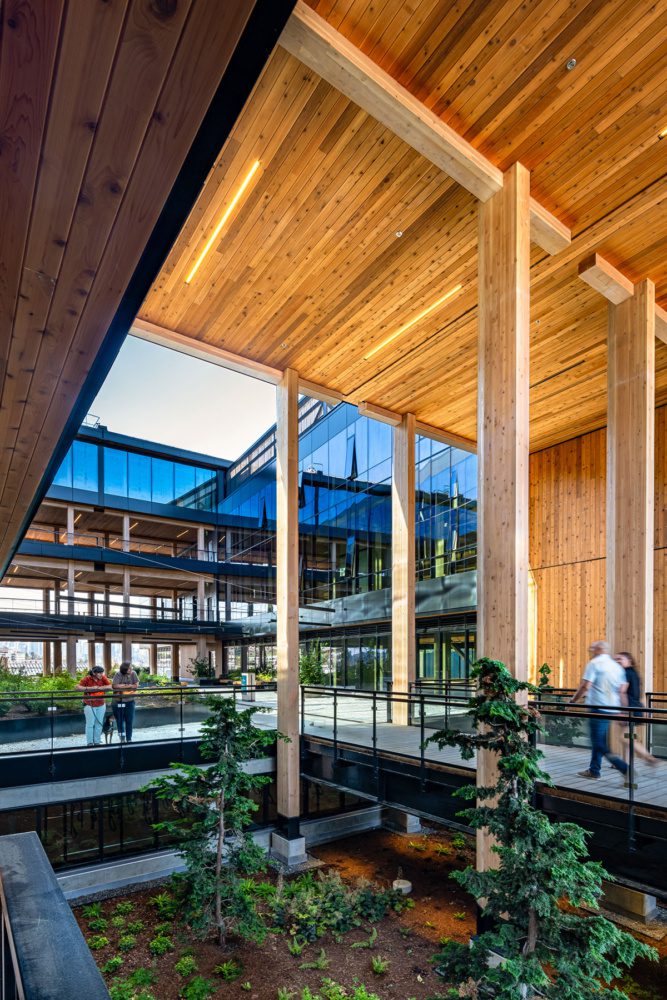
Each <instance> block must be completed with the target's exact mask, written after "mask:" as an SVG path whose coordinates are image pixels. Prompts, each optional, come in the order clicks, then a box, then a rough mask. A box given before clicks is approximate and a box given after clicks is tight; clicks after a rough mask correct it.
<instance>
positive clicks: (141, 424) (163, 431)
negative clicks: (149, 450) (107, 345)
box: [90, 337, 276, 459]
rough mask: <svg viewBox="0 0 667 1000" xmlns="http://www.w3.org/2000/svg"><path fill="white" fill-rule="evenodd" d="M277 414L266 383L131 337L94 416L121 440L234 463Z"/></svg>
mask: <svg viewBox="0 0 667 1000" xmlns="http://www.w3.org/2000/svg"><path fill="white" fill-rule="evenodd" d="M275 409H276V403H275V388H274V386H272V385H269V384H268V383H267V382H260V381H259V379H253V378H250V377H249V376H248V375H239V374H238V373H237V372H230V371H228V370H227V369H226V368H221V367H220V366H219V365H214V364H211V363H210V362H208V361H200V360H199V359H198V358H191V357H189V356H188V355H186V354H181V353H180V352H178V351H171V350H169V349H168V348H166V347H159V346H157V345H156V344H149V343H148V342H147V341H145V340H140V339H139V338H137V337H128V338H127V340H126V341H125V343H124V344H123V347H122V348H121V350H120V353H119V355H118V357H117V358H116V361H115V363H114V365H113V368H112V369H111V371H110V372H109V374H108V376H107V378H106V381H105V383H104V385H103V386H102V389H101V390H100V392H99V394H98V396H97V398H96V399H95V402H94V403H93V404H92V406H91V407H90V413H91V414H94V415H95V416H96V417H99V418H100V423H102V424H104V425H105V426H106V427H108V428H109V430H110V431H116V433H118V434H129V435H131V436H132V437H140V438H144V439H145V440H148V441H157V442H159V443H160V444H169V445H173V446H174V447H177V448H187V449H189V450H190V451H199V452H202V453H204V454H206V455H214V456H216V457H217V458H229V459H235V458H238V456H239V455H241V454H242V453H243V452H244V451H245V450H246V448H248V447H249V446H250V445H251V444H253V442H254V441H256V440H257V438H258V437H260V436H261V435H262V434H263V433H264V431H266V430H267V429H268V428H269V427H270V426H271V425H272V424H273V423H275Z"/></svg>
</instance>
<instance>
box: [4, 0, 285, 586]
mask: <svg viewBox="0 0 667 1000" xmlns="http://www.w3.org/2000/svg"><path fill="white" fill-rule="evenodd" d="M289 9H291V4H289V6H288V0H269V2H267V0H229V2H225V3H222V4H221V3H220V2H219V0H114V2H113V3H105V2H101V0H5V2H4V3H0V220H1V221H0V567H2V565H3V564H4V563H5V561H6V558H7V554H8V552H9V551H10V548H11V546H12V544H13V543H14V542H15V540H16V537H17V535H18V534H19V533H20V530H21V527H22V525H23V526H25V522H26V515H27V514H29V513H30V507H31V504H34V499H35V496H36V494H37V493H38V490H39V489H40V488H41V486H42V482H43V478H44V475H45V471H46V470H47V469H48V468H49V465H50V461H51V460H52V456H54V453H55V454H57V452H58V450H59V448H62V447H63V443H64V433H63V432H64V430H65V428H66V426H67V422H68V418H70V416H71V417H72V429H73V430H75V429H77V422H80V420H81V418H82V417H83V416H84V415H85V406H86V405H87V402H88V403H89V402H90V399H88V400H87V401H86V399H85V398H84V397H85V395H86V392H87V394H88V396H89V397H91V398H92V396H94V393H95V391H96V388H98V387H99V383H100V381H101V379H103V378H104V375H105V374H106V371H107V370H108V368H109V367H110V365H111V363H112V361H113V358H114V356H115V352H117V350H118V348H119V347H120V344H121V342H122V337H123V336H124V334H125V332H126V330H127V328H128V327H129V324H130V322H131V320H132V319H133V316H134V313H135V312H136V309H137V308H138V305H139V303H140V302H141V300H142V298H143V295H144V294H145V291H146V288H147V287H148V286H149V284H150V281H151V280H152V277H153V276H154V274H155V273H156V272H157V269H158V268H159V266H160V263H161V261H162V260H163V259H164V255H165V253H166V251H167V249H168V246H169V244H170V242H171V238H173V235H175V233H176V232H178V228H179V227H180V225H181V223H182V219H183V212H184V211H187V208H188V207H189V206H190V205H191V204H192V200H193V197H194V195H195V194H196V193H197V190H198V186H199V185H200V183H201V179H203V177H205V175H206V171H207V170H208V167H209V166H210V156H206V157H205V163H204V164H203V167H202V166H201V165H199V164H198V162H197V157H198V156H199V157H200V158H201V157H202V152H201V151H202V144H201V142H200V137H201V133H200V132H199V130H200V126H201V124H202V121H204V122H205V123H206V122H207V121H208V118H211V113H210V111H209V109H210V108H211V107H212V106H213V105H215V99H216V98H218V97H219V95H220V91H221V90H222V89H223V88H226V90H225V93H224V97H225V101H226V103H225V106H224V107H223V108H222V110H220V108H218V109H217V110H218V116H217V122H216V127H217V128H218V129H219V132H218V134H219V135H220V139H219V142H218V148H219V145H220V143H221V142H222V141H223V139H224V137H225V136H226V134H227V133H228V128H229V125H228V124H227V120H226V116H227V117H229V115H231V116H232V117H231V120H230V122H229V124H231V123H233V120H234V119H235V117H236V114H237V113H238V111H237V109H238V108H239V107H241V106H242V103H243V100H244V99H245V97H246V96H247V94H248V93H249V92H250V90H251V88H252V86H253V85H254V83H255V81H256V79H257V75H258V73H259V71H260V70H261V67H262V65H263V62H264V60H265V58H266V55H267V54H268V52H270V50H271V47H272V46H273V44H274V43H275V39H276V38H277V35H278V33H279V31H280V29H281V28H282V26H283V25H284V22H285V18H286V17H287V14H288V13H289ZM239 45H240V49H239V50H238V51H239V52H240V51H241V50H243V52H244V55H245V58H244V60H241V59H240V58H239V56H238V54H237V56H236V59H234V58H233V56H234V54H235V52H236V51H237V46H239ZM212 102H213V105H212ZM207 112H208V113H209V114H208V118H206V117H205V116H207ZM198 142H199V146H198V145H197V144H198ZM184 164H186V165H188V166H190V165H192V169H190V177H195V178H196V184H197V187H195V189H194V192H193V194H192V195H189V191H186V188H187V183H188V178H187V177H186V178H185V181H184V182H182V178H183V174H182V172H181V168H182V167H183V165H184ZM177 181H178V182H179V183H180V184H181V187H180V188H179V189H178V197H176V187H177ZM179 198H180V201H179V200H178V199H179ZM183 204H185V209H183V208H182V207H181V206H182V205H183ZM163 210H164V211H163ZM179 213H180V214H179ZM165 233H171V234H172V235H171V237H170V239H169V242H168V243H167V244H166V245H163V244H164V239H162V244H161V243H160V239H159V238H158V236H161V237H164V234H165ZM151 241H152V242H151ZM149 272H150V273H149ZM146 275H148V277H146ZM133 297H134V298H135V299H136V302H134V304H133V308H132V312H131V313H130V314H129V315H127V316H126V315H125V314H126V313H127V312H129V306H130V303H131V302H132V298H133ZM114 324H115V326H114ZM110 330H111V331H112V332H113V333H114V336H113V337H112V336H111V335H109V334H108V331H110ZM100 352H102V353H101V355H100ZM98 356H99V358H98ZM95 364H97V365H98V370H99V372H101V374H99V375H98V377H97V385H94V384H93V380H91V379H90V378H89V375H90V372H91V369H92V368H93V367H94V365H95ZM96 375H97V373H96ZM87 379H88V381H86V380H87ZM84 384H85V386H86V391H85V392H84V393H83V394H81V390H82V387H84ZM73 411H74V412H73ZM74 418H78V420H76V419H74ZM65 444H66V442H65Z"/></svg>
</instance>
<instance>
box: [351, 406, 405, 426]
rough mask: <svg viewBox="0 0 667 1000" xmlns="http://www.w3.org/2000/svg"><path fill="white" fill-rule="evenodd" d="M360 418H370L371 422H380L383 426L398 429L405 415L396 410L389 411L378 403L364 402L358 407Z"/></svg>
mask: <svg viewBox="0 0 667 1000" xmlns="http://www.w3.org/2000/svg"><path fill="white" fill-rule="evenodd" d="M357 410H358V411H359V416H360V417H370V418H371V420H379V421H380V423H381V424H389V426H390V427H398V425H399V424H400V422H401V420H402V419H403V414H402V413H398V412H397V411H396V410H388V409H387V407H386V406H378V405H377V403H367V402H366V401H365V400H363V401H362V402H361V403H359V405H358V406H357Z"/></svg>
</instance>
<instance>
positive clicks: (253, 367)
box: [130, 318, 345, 406]
mask: <svg viewBox="0 0 667 1000" xmlns="http://www.w3.org/2000/svg"><path fill="white" fill-rule="evenodd" d="M130 333H131V334H132V336H133V337H138V338H139V339H140V340H147V341H148V342H149V343H151V344H158V345H159V346H160V347H167V348H169V349H170V350H172V351H180V353H181V354H187V355H189V356H190V357H191V358H199V360H200V361H209V362H210V363H211V364H214V365H219V366H220V367H221V368H227V369H228V370H229V371H233V372H238V373H239V374H241V375H249V376H250V377H251V378H257V379H260V381H262V382H269V383H270V384H271V385H279V384H280V381H281V379H282V377H283V374H284V373H283V369H282V368H273V367H272V366H271V365H265V364H262V363H261V362H260V361H253V359H252V358H245V357H243V355H241V354H234V353H233V352H232V351H225V350H224V348H222V347H216V345H215V344H207V343H206V342H205V341H203V340H198V339H197V338H196V337H189V336H186V335H185V334H183V333H179V332H178V331H177V330H169V329H167V327H164V326H158V325H157V324H156V323H149V322H148V320H144V319H138V318H137V319H135V321H134V323H133V324H132V328H131V330H130ZM299 392H300V393H301V394H302V395H304V396H310V397H311V398H312V399H321V400H322V401H323V402H324V403H328V404H329V405H330V406H335V405H336V404H337V403H341V402H343V400H344V399H345V396H344V394H343V393H342V392H338V390H336V389H331V388H329V387H328V386H324V385H320V384H319V383H318V382H312V381H311V380H310V379H306V378H301V377H299Z"/></svg>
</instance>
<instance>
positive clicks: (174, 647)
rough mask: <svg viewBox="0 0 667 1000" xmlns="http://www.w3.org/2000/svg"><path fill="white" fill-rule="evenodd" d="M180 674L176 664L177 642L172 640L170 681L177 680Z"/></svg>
mask: <svg viewBox="0 0 667 1000" xmlns="http://www.w3.org/2000/svg"><path fill="white" fill-rule="evenodd" d="M179 675H180V670H179V665H178V643H177V642H172V644H171V679H172V681H176V682H178V679H179Z"/></svg>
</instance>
